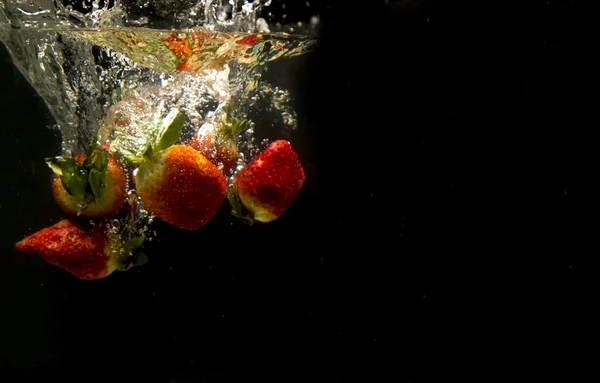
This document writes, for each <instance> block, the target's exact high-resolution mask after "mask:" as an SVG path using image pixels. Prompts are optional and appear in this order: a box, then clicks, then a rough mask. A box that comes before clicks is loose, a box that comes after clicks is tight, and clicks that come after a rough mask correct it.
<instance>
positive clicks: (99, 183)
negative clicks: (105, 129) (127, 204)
mask: <svg viewBox="0 0 600 383" xmlns="http://www.w3.org/2000/svg"><path fill="white" fill-rule="evenodd" d="M46 164H48V166H49V167H50V169H52V171H53V172H54V174H56V175H58V176H59V177H60V181H61V182H62V186H63V187H64V188H65V190H66V191H67V193H69V195H71V196H73V197H75V198H76V199H78V200H79V201H80V203H81V204H82V206H87V205H89V204H90V203H92V202H97V201H98V200H99V199H100V198H102V194H103V193H104V190H105V189H106V169H108V152H107V151H106V150H104V149H102V148H100V147H99V146H98V145H97V144H95V143H93V144H92V145H90V147H89V149H88V152H87V154H86V158H85V161H84V162H83V164H79V163H78V162H77V161H76V160H75V158H74V157H50V158H46Z"/></svg>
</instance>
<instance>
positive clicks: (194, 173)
mask: <svg viewBox="0 0 600 383" xmlns="http://www.w3.org/2000/svg"><path fill="white" fill-rule="evenodd" d="M183 122H184V115H183V113H182V112H180V111H179V110H178V109H175V110H173V111H171V112H170V113H169V114H168V115H167V117H165V119H164V120H163V121H162V125H161V127H160V128H159V129H158V131H157V134H156V137H155V138H154V139H153V140H151V142H150V143H149V145H148V146H147V148H146V149H145V150H144V152H143V154H142V156H141V157H137V158H135V157H134V158H129V160H130V161H131V162H133V163H134V164H136V165H138V166H139V167H138V169H137V170H136V172H135V185H136V188H137V192H138V194H139V196H140V198H141V200H142V202H143V204H144V205H145V206H146V208H147V209H148V210H149V211H150V212H152V213H153V214H154V215H156V216H157V217H158V218H160V219H161V220H163V221H165V222H167V223H170V224H171V225H173V226H177V227H179V228H182V229H188V230H195V229H198V228H200V227H201V226H202V225H204V224H206V223H207V222H208V221H210V220H211V219H212V218H213V217H214V216H215V214H216V213H217V209H218V208H219V205H220V204H221V202H223V200H224V199H225V197H226V195H227V180H226V179H225V177H224V176H223V173H221V171H220V170H219V169H218V168H217V167H216V166H215V165H214V164H212V163H211V162H210V161H209V160H208V159H207V158H206V157H204V156H203V155H202V154H201V153H200V152H198V151H197V150H195V149H192V148H191V147H189V146H185V145H173V144H174V143H175V142H177V140H178V139H179V136H180V135H181V128H182V126H183Z"/></svg>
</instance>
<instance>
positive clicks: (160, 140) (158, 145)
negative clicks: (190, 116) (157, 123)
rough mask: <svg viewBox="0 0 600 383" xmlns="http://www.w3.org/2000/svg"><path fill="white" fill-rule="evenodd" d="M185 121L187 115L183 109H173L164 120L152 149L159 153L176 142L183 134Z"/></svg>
mask: <svg viewBox="0 0 600 383" xmlns="http://www.w3.org/2000/svg"><path fill="white" fill-rule="evenodd" d="M184 122H185V115H184V114H183V112H182V111H180V110H179V109H177V108H176V109H173V110H171V111H170V112H169V114H167V116H166V117H165V118H164V119H163V120H162V124H161V127H160V128H159V131H158V135H157V137H156V141H155V144H154V145H153V148H152V151H153V152H154V153H158V152H160V151H162V150H164V149H166V148H168V147H169V146H171V145H173V144H174V143H176V142H177V140H179V136H181V129H182V128H183V123H184Z"/></svg>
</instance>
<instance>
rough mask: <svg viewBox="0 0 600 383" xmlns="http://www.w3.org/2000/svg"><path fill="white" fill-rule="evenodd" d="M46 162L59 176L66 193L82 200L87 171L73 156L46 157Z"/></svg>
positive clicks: (85, 186)
mask: <svg viewBox="0 0 600 383" xmlns="http://www.w3.org/2000/svg"><path fill="white" fill-rule="evenodd" d="M46 163H47V164H48V166H49V167H50V169H52V171H53V172H54V173H55V174H57V175H58V176H59V177H60V181H61V182H62V185H63V187H64V188H65V190H66V191H67V193H69V194H70V195H72V196H73V197H76V198H81V199H82V200H83V199H84V198H85V192H86V189H87V172H86V171H85V170H84V169H83V168H82V167H81V165H79V164H78V163H77V161H75V159H74V158H71V157H67V158H63V157H55V158H46Z"/></svg>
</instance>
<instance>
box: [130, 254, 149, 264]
mask: <svg viewBox="0 0 600 383" xmlns="http://www.w3.org/2000/svg"><path fill="white" fill-rule="evenodd" d="M132 263H133V265H134V266H143V265H145V264H146V263H148V256H147V255H146V254H144V253H138V254H137V255H136V257H135V258H134V259H133V262H132Z"/></svg>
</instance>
